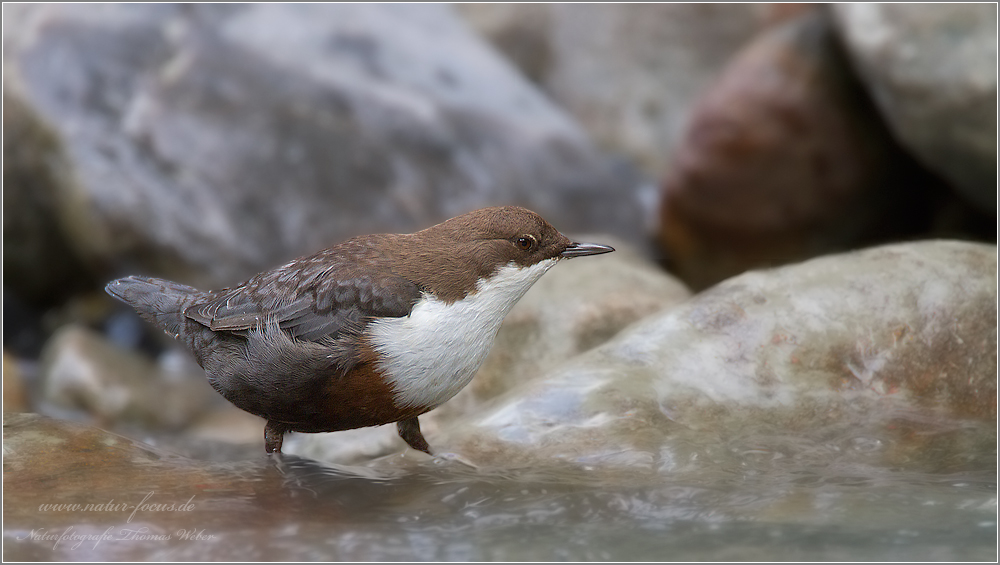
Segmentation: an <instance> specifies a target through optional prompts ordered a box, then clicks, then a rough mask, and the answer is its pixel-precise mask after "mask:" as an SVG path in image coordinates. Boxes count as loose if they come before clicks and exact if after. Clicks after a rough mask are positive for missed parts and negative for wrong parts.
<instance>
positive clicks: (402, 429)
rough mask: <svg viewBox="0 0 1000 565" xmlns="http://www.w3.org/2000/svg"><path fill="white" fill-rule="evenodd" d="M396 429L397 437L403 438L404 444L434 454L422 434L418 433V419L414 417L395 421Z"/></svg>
mask: <svg viewBox="0 0 1000 565" xmlns="http://www.w3.org/2000/svg"><path fill="white" fill-rule="evenodd" d="M396 430H397V431H398V432H399V437H401V438H403V441H405V442H406V445H409V446H410V447H412V448H413V449H416V450H417V451H423V452H424V453H426V454H427V455H431V456H433V455H434V454H433V453H431V446H430V445H428V444H427V440H426V439H424V434H422V433H420V421H418V420H417V419H416V418H410V419H409V420H402V421H399V422H396Z"/></svg>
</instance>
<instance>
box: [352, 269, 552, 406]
mask: <svg viewBox="0 0 1000 565" xmlns="http://www.w3.org/2000/svg"><path fill="white" fill-rule="evenodd" d="M556 261H557V259H547V260H545V261H541V262H540V263H536V264H535V265H532V266H530V267H524V268H521V267H517V266H515V265H514V264H509V265H507V266H505V267H501V269H500V271H499V272H498V273H497V274H496V276H494V277H492V278H490V279H489V280H488V281H485V280H484V281H479V285H478V286H477V291H476V292H475V293H473V294H470V295H469V296H467V297H465V298H463V299H462V300H459V301H456V302H454V303H452V304H447V303H445V302H443V301H441V300H438V299H437V298H435V297H434V296H432V295H429V294H425V295H424V297H423V298H421V300H420V301H419V302H417V304H416V305H415V306H414V307H413V310H412V311H411V312H410V315H409V316H406V317H403V318H386V319H382V320H377V321H375V322H372V323H371V324H369V325H368V328H367V331H366V333H367V334H368V337H369V339H370V340H371V341H370V343H371V344H372V346H373V347H374V348H375V351H377V352H378V353H379V354H381V355H380V357H381V366H380V367H379V368H380V369H381V370H383V371H384V372H385V374H386V377H387V378H388V380H389V382H390V384H391V385H392V387H393V389H394V390H395V393H396V402H397V403H399V404H400V405H401V406H420V407H428V408H433V407H436V406H439V405H440V404H442V403H444V402H445V401H446V400H448V399H449V398H451V397H452V396H455V395H456V394H458V391H460V390H462V388H463V387H465V385H467V384H469V381H471V380H472V377H473V375H475V374H476V371H478V370H479V367H480V365H482V364H483V360H484V359H485V358H486V354H487V353H489V351H490V348H491V347H493V339H494V338H495V337H496V335H497V330H499V329H500V323H501V322H503V319H504V317H505V316H506V315H507V313H508V312H510V309H511V308H512V307H513V306H514V304H515V303H516V302H517V301H518V300H519V299H520V298H521V296H523V295H524V293H525V292H527V290H528V289H529V288H530V287H531V285H533V284H535V281H537V280H538V279H539V278H540V277H541V276H542V275H544V274H545V271H548V270H549V269H550V268H552V266H553V265H555V264H556Z"/></svg>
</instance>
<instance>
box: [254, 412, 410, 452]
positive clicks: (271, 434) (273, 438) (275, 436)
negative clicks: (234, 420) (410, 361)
mask: <svg viewBox="0 0 1000 565" xmlns="http://www.w3.org/2000/svg"><path fill="white" fill-rule="evenodd" d="M418 433H419V431H418ZM284 439H285V428H284V426H281V425H280V424H276V423H274V422H272V421H270V420H268V422H267V425H266V426H264V451H266V452H268V453H281V444H282V442H283V441H284Z"/></svg>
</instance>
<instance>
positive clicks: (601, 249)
mask: <svg viewBox="0 0 1000 565" xmlns="http://www.w3.org/2000/svg"><path fill="white" fill-rule="evenodd" d="M614 250H615V248H614V247H611V246H610V245H601V244H599V243H571V244H569V246H568V247H567V248H566V249H564V250H563V252H562V253H560V254H559V256H560V257H583V256H584V255H600V254H601V253H611V252H612V251H614Z"/></svg>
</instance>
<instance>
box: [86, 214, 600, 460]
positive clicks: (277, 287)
mask: <svg viewBox="0 0 1000 565" xmlns="http://www.w3.org/2000/svg"><path fill="white" fill-rule="evenodd" d="M611 251H614V249H613V248H611V247H609V246H607V245H598V244H594V243H574V242H572V241H570V240H569V238H567V237H566V236H564V235H563V234H561V233H559V231H557V230H556V229H555V228H554V227H552V226H551V225H550V224H549V223H548V222H546V221H545V220H544V219H542V217H541V216H539V215H538V214H536V213H534V212H532V211H530V210H525V209H524V208H518V207H515V206H504V207H498V208H484V209H482V210H476V211H474V212H469V213H468V214H463V215H461V216H457V217H455V218H452V219H450V220H447V221H445V222H442V223H440V224H438V225H436V226H433V227H430V228H427V229H425V230H423V231H419V232H416V233H412V234H377V235H367V236H360V237H355V238H353V239H349V240H347V241H345V242H344V243H341V244H340V245H336V246H334V247H331V248H329V249H325V250H323V251H320V252H319V253H316V254H314V255H309V256H306V257H301V258H299V259H295V260H293V261H291V262H289V263H286V264H285V265H282V266H281V267H278V268H277V269H274V270H271V271H266V272H264V273H260V274H258V275H256V276H254V277H253V278H251V279H250V280H248V281H246V282H244V283H243V284H240V285H238V286H235V287H232V288H226V289H222V290H217V291H201V290H197V289H195V288H191V287H189V286H185V285H181V284H178V283H174V282H170V281H166V280H162V279H153V278H142V277H126V278H123V279H118V280H115V281H112V282H110V283H108V285H107V287H105V289H106V290H107V291H108V293H110V294H111V295H112V296H115V297H116V298H118V299H120V300H122V301H123V302H126V303H127V304H130V305H131V306H132V307H133V308H135V309H136V311H138V312H139V314H140V315H141V316H142V317H143V318H145V319H146V320H148V321H149V322H151V323H153V324H154V325H156V326H158V327H160V328H162V329H163V330H164V331H166V332H167V333H168V334H169V335H172V336H173V337H175V338H177V339H180V340H182V341H183V342H184V343H185V344H186V345H187V346H188V348H189V349H191V351H192V352H194V355H195V358H196V359H197V360H198V363H199V364H200V365H201V366H202V367H203V368H204V369H205V372H206V373H207V375H208V381H209V382H210V383H211V384H212V387H214V388H215V390H217V391H218V392H219V393H220V394H221V395H222V396H224V397H225V398H226V399H227V400H229V401H230V402H232V403H233V404H235V405H236V406H237V407H239V408H241V409H243V410H245V411H247V412H250V413H251V414H256V415H257V416H260V417H262V418H265V419H266V420H267V425H266V426H265V427H264V448H265V450H266V451H267V452H268V453H273V452H280V451H281V442H282V438H283V437H284V434H285V432H309V433H315V432H335V431H340V430H349V429H353V428H363V427H366V426H378V425H382V424H389V423H392V422H396V426H397V429H398V431H399V436H400V437H401V438H403V440H404V441H406V443H407V444H408V445H409V446H410V447H412V448H413V449H417V450H420V451H423V452H425V453H428V454H430V452H431V451H430V447H429V446H428V445H427V441H426V440H425V439H424V436H423V434H421V433H420V423H419V422H418V421H417V416H419V415H421V414H423V413H425V412H427V411H429V410H432V409H434V408H436V407H438V406H440V405H441V404H443V403H444V402H445V401H447V400H448V399H449V398H451V397H452V396H455V394H457V393H458V391H460V390H462V388H463V387H465V385H467V384H469V381H471V380H472V377H473V375H475V373H476V371H477V370H479V366H480V365H482V363H483V360H484V359H485V358H486V354H487V353H489V350H490V348H491V347H492V346H493V339H494V338H495V337H496V334H497V331H498V330H499V329H500V323H501V322H502V321H503V319H504V317H505V316H506V315H507V313H508V312H510V309H511V308H512V307H513V306H514V303H516V302H517V301H518V300H519V299H520V298H521V296H523V295H524V293H525V292H526V291H527V290H528V288H530V287H531V285H532V284H534V283H535V281H537V280H538V279H539V278H540V277H541V276H542V275H543V274H545V272H546V271H548V270H549V269H550V268H552V267H553V266H554V265H555V264H556V263H557V262H558V261H559V260H560V259H566V258H570V257H580V256H583V255H597V254H600V253H608V252H611Z"/></svg>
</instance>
